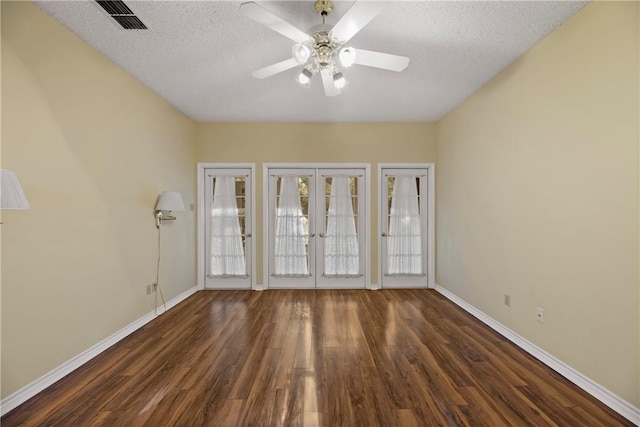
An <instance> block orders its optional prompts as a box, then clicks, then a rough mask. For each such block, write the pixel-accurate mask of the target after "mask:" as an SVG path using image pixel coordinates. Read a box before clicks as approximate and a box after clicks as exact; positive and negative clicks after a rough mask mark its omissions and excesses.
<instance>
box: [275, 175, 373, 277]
mask: <svg viewBox="0 0 640 427" xmlns="http://www.w3.org/2000/svg"><path fill="white" fill-rule="evenodd" d="M365 176H366V173H365V170H364V169H349V168H335V169H331V168H321V167H308V168H296V167H291V168H269V169H268V179H269V194H268V207H267V209H268V229H269V242H268V246H267V248H266V250H267V252H268V254H269V255H268V257H269V271H268V281H269V287H270V288H364V287H365V280H366V279H365V274H364V272H365V269H366V266H365V264H366V259H365V253H366V250H365V237H366V236H365V234H364V232H363V230H365V229H366V227H365V218H366V215H365V208H364V206H366V200H365Z"/></svg>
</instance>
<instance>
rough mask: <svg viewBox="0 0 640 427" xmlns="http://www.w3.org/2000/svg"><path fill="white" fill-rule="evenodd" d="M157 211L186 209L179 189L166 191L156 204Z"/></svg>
mask: <svg viewBox="0 0 640 427" xmlns="http://www.w3.org/2000/svg"><path fill="white" fill-rule="evenodd" d="M156 210H157V211H177V212H180V211H184V210H185V209H184V203H183V202H182V196H181V195H180V193H178V192H177V191H165V192H163V193H162V195H161V196H160V198H159V199H158V203H157V204H156Z"/></svg>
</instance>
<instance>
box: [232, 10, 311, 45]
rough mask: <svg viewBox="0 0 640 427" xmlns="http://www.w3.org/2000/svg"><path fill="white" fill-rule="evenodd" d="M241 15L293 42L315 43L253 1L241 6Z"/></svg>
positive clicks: (306, 35)
mask: <svg viewBox="0 0 640 427" xmlns="http://www.w3.org/2000/svg"><path fill="white" fill-rule="evenodd" d="M240 13H242V14H243V15H244V16H246V17H247V18H251V19H253V20H254V21H256V22H259V23H261V24H263V25H266V26H267V27H269V28H271V29H272V30H273V31H275V32H278V33H280V34H282V35H283V36H285V37H287V38H290V39H291V40H293V41H296V42H298V43H305V42H309V41H313V38H311V36H310V35H308V34H306V33H305V32H303V31H301V30H299V29H297V28H296V27H294V26H293V25H291V24H289V23H288V22H286V21H285V20H283V19H282V18H280V17H278V16H276V15H274V14H273V13H271V12H269V11H268V10H267V9H265V8H263V7H262V6H259V5H257V4H256V3H254V2H252V1H250V2H247V3H242V4H241V5H240Z"/></svg>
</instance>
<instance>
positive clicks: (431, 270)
mask: <svg viewBox="0 0 640 427" xmlns="http://www.w3.org/2000/svg"><path fill="white" fill-rule="evenodd" d="M383 169H424V170H425V171H426V176H427V233H428V235H427V286H426V287H427V288H434V287H435V286H436V257H435V250H436V220H435V219H436V217H435V211H436V205H435V202H436V165H435V163H378V206H376V207H375V209H377V210H378V230H377V233H378V234H377V236H378V281H379V282H380V283H381V284H382V283H383V277H382V266H383V262H382V242H383V240H382V239H381V238H380V236H381V235H382V230H383V228H382V200H381V196H382V188H383V182H382V181H383V176H382V171H383ZM380 286H381V287H382V285H380ZM385 288H394V287H393V286H385ZM396 288H424V286H397V287H396Z"/></svg>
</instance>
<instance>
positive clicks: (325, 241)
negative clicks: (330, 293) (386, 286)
mask: <svg viewBox="0 0 640 427" xmlns="http://www.w3.org/2000/svg"><path fill="white" fill-rule="evenodd" d="M364 175H365V174H364V171H363V170H361V169H320V170H319V176H318V192H317V195H318V203H317V205H318V207H319V208H321V209H322V212H319V215H318V218H319V219H320V221H321V223H320V224H318V227H317V229H318V230H319V231H320V233H319V235H318V236H319V239H317V249H318V264H319V268H320V269H321V273H320V275H319V276H318V280H317V284H318V287H328V288H341V287H345V288H359V287H362V288H364V286H365V276H364V264H365V262H364V259H365V258H364V253H365V250H364V234H363V233H362V230H364V229H365V227H364V218H365V216H364V215H363V214H362V213H363V210H364V206H365V191H364Z"/></svg>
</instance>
